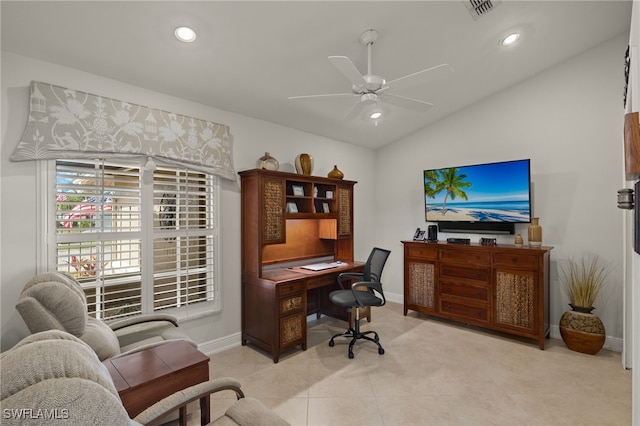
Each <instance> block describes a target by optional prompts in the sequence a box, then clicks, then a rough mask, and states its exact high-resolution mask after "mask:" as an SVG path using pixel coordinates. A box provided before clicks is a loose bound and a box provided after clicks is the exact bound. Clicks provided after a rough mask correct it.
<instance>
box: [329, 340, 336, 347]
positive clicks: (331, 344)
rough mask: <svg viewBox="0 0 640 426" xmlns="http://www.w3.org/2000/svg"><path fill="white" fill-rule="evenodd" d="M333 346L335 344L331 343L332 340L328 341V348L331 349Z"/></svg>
mask: <svg viewBox="0 0 640 426" xmlns="http://www.w3.org/2000/svg"><path fill="white" fill-rule="evenodd" d="M334 345H335V343H334V342H333V340H329V347H331V348H332V347H333V346H334Z"/></svg>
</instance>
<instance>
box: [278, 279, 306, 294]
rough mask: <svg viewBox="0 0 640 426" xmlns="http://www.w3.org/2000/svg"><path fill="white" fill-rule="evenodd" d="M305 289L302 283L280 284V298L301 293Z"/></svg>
mask: <svg viewBox="0 0 640 426" xmlns="http://www.w3.org/2000/svg"><path fill="white" fill-rule="evenodd" d="M303 288H304V286H303V284H302V282H300V281H295V282H292V283H282V284H278V296H286V295H288V294H293V293H301V292H302V289H303Z"/></svg>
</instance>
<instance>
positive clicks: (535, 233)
mask: <svg viewBox="0 0 640 426" xmlns="http://www.w3.org/2000/svg"><path fill="white" fill-rule="evenodd" d="M527 231H528V237H529V247H540V246H541V245H542V227H541V226H540V218H537V217H533V218H531V225H529V229H528V230H527Z"/></svg>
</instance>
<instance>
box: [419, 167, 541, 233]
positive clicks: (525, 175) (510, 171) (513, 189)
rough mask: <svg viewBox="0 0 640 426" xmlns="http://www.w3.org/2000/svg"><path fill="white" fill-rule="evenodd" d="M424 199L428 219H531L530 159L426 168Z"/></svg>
mask: <svg viewBox="0 0 640 426" xmlns="http://www.w3.org/2000/svg"><path fill="white" fill-rule="evenodd" d="M424 202H425V217H426V220H427V222H439V223H446V222H456V223H461V224H462V223H465V224H468V223H479V224H491V223H495V224H505V223H508V224H515V223H528V222H531V187H530V160H529V159H525V160H514V161H503V162H498V163H487V164H475V165H470V166H460V167H449V168H442V169H433V170H425V171H424ZM447 228H450V227H447ZM464 228H465V230H469V229H468V227H466V226H465V227H464ZM478 229H482V230H490V227H489V228H487V226H479V227H478Z"/></svg>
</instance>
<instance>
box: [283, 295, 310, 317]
mask: <svg viewBox="0 0 640 426" xmlns="http://www.w3.org/2000/svg"><path fill="white" fill-rule="evenodd" d="M302 302H304V298H303V297H302V295H301V294H299V295H297V296H291V297H285V298H283V299H280V314H287V313H289V312H293V311H298V310H300V309H302Z"/></svg>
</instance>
